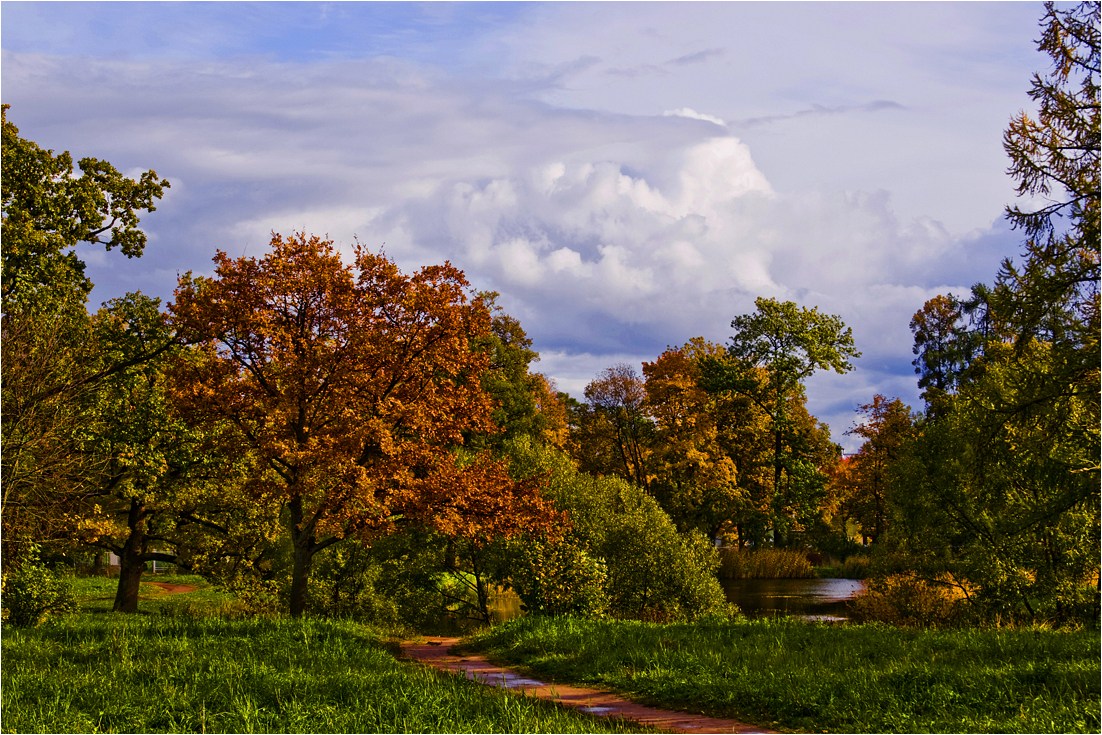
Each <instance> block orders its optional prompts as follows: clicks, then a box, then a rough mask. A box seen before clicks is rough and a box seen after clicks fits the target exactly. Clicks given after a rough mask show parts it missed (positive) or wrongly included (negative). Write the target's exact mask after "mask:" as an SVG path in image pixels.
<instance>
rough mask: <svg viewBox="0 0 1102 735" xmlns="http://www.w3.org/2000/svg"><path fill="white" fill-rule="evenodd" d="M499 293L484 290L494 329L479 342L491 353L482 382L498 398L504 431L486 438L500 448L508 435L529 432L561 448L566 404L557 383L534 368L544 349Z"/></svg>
mask: <svg viewBox="0 0 1102 735" xmlns="http://www.w3.org/2000/svg"><path fill="white" fill-rule="evenodd" d="M497 297H498V294H497V293H496V292H486V293H481V294H479V298H481V299H482V300H483V301H484V302H485V303H486V305H487V307H488V308H490V310H491V314H492V319H491V322H490V332H489V334H486V335H479V336H478V337H477V338H476V340H475V345H476V349H482V350H485V351H486V352H488V353H489V355H490V364H489V367H488V369H487V370H486V371H485V372H484V373H483V374H482V385H483V387H484V388H485V389H486V392H487V393H489V394H490V396H491V397H492V398H493V401H494V409H493V420H494V423H495V424H496V425H497V427H499V428H500V431H496V432H494V433H493V434H491V435H489V436H488V437H480V439H482V440H483V441H487V442H488V443H490V444H491V445H493V446H497V447H500V444H501V442H503V441H505V440H506V439H509V438H512V437H514V436H521V435H526V436H531V437H534V438H536V439H539V440H540V441H545V442H547V443H549V444H552V445H554V446H560V447H561V446H563V445H564V444H565V442H566V435H567V424H566V421H567V418H566V407H565V405H563V403H562V401H561V400H560V399H559V398H558V396H557V395H556V394H555V390H554V385H553V383H552V382H551V381H549V380H548V379H547V378H546V377H545V376H543V375H541V374H540V373H535V372H531V369H530V368H531V364H532V363H533V362H536V361H537V360H539V359H540V358H539V353H538V352H536V351H535V350H533V349H532V340H531V339H530V338H529V337H528V335H527V334H526V333H525V331H524V328H523V327H522V326H521V324H520V322H519V321H518V320H517V319H515V318H514V317H511V316H509V315H508V314H506V313H505V312H504V311H503V310H502V309H501V307H500V306H498V305H497V303H496V300H497Z"/></svg>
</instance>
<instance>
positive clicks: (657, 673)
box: [473, 617, 1102, 733]
mask: <svg viewBox="0 0 1102 735" xmlns="http://www.w3.org/2000/svg"><path fill="white" fill-rule="evenodd" d="M1099 643H1100V642H1099V637H1098V635H1097V632H1096V631H1054V630H1044V629H1029V630H968V629H963V630H920V629H903V628H892V627H888V626H883V625H841V626H839V625H812V624H807V623H801V622H796V621H792V620H786V619H775V620H770V619H761V620H748V619H740V620H733V621H724V620H717V619H709V620H704V621H700V622H697V623H691V624H670V625H655V624H646V623H638V622H625V621H609V620H596V621H594V620H581V619H578V618H535V617H528V618H521V619H519V620H514V621H511V622H510V623H508V624H507V625H504V626H498V627H496V628H493V629H491V630H488V631H485V632H484V633H482V634H480V635H479V636H477V637H476V638H475V640H474V646H473V647H475V648H477V649H479V650H482V651H486V652H487V653H489V654H490V655H491V656H494V657H498V658H501V659H503V660H506V661H512V662H517V663H522V664H524V665H525V666H527V667H528V668H529V669H531V670H532V671H533V672H535V673H536V674H537V675H539V676H541V677H549V678H551V679H552V680H555V681H571V682H583V683H586V684H592V685H595V686H601V687H608V688H612V689H617V690H620V691H623V692H627V693H629V694H630V695H631V696H633V697H635V698H637V699H639V700H642V701H644V702H646V703H648V704H654V705H657V706H665V707H671V708H678V709H687V710H693V711H697V712H703V713H705V714H709V715H713V716H719V717H734V718H737V719H741V720H743V721H747V722H752V723H756V724H757V725H759V726H761V727H762V728H763V729H764V728H768V729H771V730H780V731H793V732H848V733H855V732H1007V733H1009V732H1026V733H1029V732H1054V733H1059V732H1097V731H1098V730H1099V727H1100V721H1099V708H1098V702H1099V696H1100V694H1102V692H1100V687H1099V682H1100V681H1102V671H1100V663H1099V662H1100V660H1102V651H1100V648H1099Z"/></svg>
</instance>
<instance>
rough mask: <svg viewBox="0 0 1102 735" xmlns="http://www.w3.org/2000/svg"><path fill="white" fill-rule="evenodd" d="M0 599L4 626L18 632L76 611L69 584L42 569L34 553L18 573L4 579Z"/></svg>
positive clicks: (43, 567) (60, 577)
mask: <svg viewBox="0 0 1102 735" xmlns="http://www.w3.org/2000/svg"><path fill="white" fill-rule="evenodd" d="M0 597H2V598H3V606H4V607H3V609H4V622H5V623H8V624H9V625H13V626H15V627H17V628H36V627H38V626H39V625H41V624H42V623H44V622H46V621H47V620H49V619H50V618H53V617H56V616H58V615H62V614H64V613H68V612H71V611H72V610H73V609H75V602H74V598H73V591H72V585H71V583H70V582H69V580H68V579H66V578H64V577H62V576H60V575H59V574H58V573H57V572H55V571H53V570H51V569H48V568H47V567H46V566H44V565H43V564H42V562H41V561H39V559H38V558H37V552H35V551H33V550H32V552H31V554H30V556H29V557H28V558H26V559H25V560H24V561H23V563H22V564H20V565H19V568H18V569H16V570H15V571H13V572H10V573H7V574H5V575H4V578H3V592H2V593H0Z"/></svg>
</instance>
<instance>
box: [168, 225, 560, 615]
mask: <svg viewBox="0 0 1102 735" xmlns="http://www.w3.org/2000/svg"><path fill="white" fill-rule="evenodd" d="M271 248H272V250H271V252H270V253H269V254H267V255H266V256H264V257H263V258H261V259H255V258H240V259H237V260H232V259H230V258H229V256H227V255H226V254H225V253H222V252H219V253H218V255H217V256H216V257H215V262H216V264H217V265H216V271H215V273H216V275H215V277H214V278H192V277H191V276H187V277H185V278H183V279H182V280H181V283H180V286H179V288H178V289H177V292H176V303H175V304H174V305H173V306H172V307H171V308H172V312H173V315H174V318H175V324H176V325H177V327H178V328H179V329H180V330H181V332H182V333H183V335H184V336H185V338H187V339H189V340H193V341H195V342H197V343H198V344H199V345H200V347H201V349H202V350H203V351H204V352H205V353H206V354H207V356H208V358H209V359H207V360H203V361H197V362H196V363H195V364H194V365H193V366H192V370H191V371H190V372H189V373H184V374H182V375H181V378H182V379H181V385H180V392H181V394H182V396H183V398H184V399H185V400H186V401H188V402H189V404H190V407H191V410H192V412H193V415H195V416H197V417H204V416H205V417H206V418H207V419H208V420H225V421H228V422H230V423H231V424H232V425H233V426H234V427H235V429H236V433H237V437H238V438H237V441H239V442H240V443H241V444H242V445H244V446H246V447H248V448H249V449H250V450H251V451H252V452H255V454H256V458H257V460H258V462H259V471H258V472H257V473H256V474H255V475H254V476H253V477H251V478H250V481H249V483H248V491H249V492H250V493H251V495H252V496H253V497H254V498H255V499H256V500H257V501H258V502H261V503H276V504H280V505H282V506H283V507H284V508H285V509H286V512H287V516H286V528H287V529H288V532H289V535H290V538H291V542H292V546H293V551H294V567H293V574H292V581H291V596H290V608H291V611H292V614H294V615H301V614H302V612H303V611H304V609H305V604H306V597H307V588H308V581H309V577H310V568H311V564H312V562H313V558H314V556H315V555H316V554H317V553H318V552H320V551H322V550H323V549H325V548H327V547H329V546H331V545H333V544H335V543H338V542H339V541H341V540H342V539H344V538H345V537H348V536H352V535H363V534H365V533H370V532H374V531H378V530H380V529H386V528H388V527H389V526H390V525H391V524H393V523H395V522H397V521H401V522H403V523H421V524H425V525H427V526H429V527H433V528H435V529H436V530H438V531H440V532H442V533H445V534H451V535H457V536H464V537H467V538H472V537H476V536H494V535H510V534H513V533H516V532H519V531H520V530H524V529H527V528H534V527H536V526H540V525H542V524H545V523H547V522H549V521H550V520H552V519H551V517H549V516H548V515H547V513H546V509H545V507H544V505H543V504H542V503H541V501H540V499H539V496H538V494H537V493H536V492H535V489H534V487H533V486H531V485H530V484H529V485H525V484H517V483H514V482H512V481H510V480H509V478H508V476H507V475H506V473H505V470H504V468H503V467H501V465H500V464H499V463H497V462H495V461H493V460H492V459H490V458H489V457H487V456H484V455H479V456H475V457H473V458H471V457H467V458H463V457H459V456H457V455H456V454H455V452H453V449H454V448H455V447H456V446H459V445H461V444H462V442H463V439H464V435H465V434H466V433H470V432H475V433H487V432H489V431H490V430H491V428H492V426H493V425H492V422H491V409H492V406H491V402H490V399H489V396H488V395H487V394H486V392H485V389H484V388H483V386H482V383H481V378H482V374H483V373H484V372H485V370H486V369H487V366H488V362H489V356H488V355H487V354H486V353H485V352H484V351H478V350H473V349H472V348H471V345H472V341H473V340H475V339H476V338H478V337H480V336H483V335H486V333H487V332H488V331H489V329H490V316H489V312H488V310H487V308H486V305H485V303H483V302H482V301H481V300H478V299H475V300H471V299H469V298H468V294H467V288H468V284H467V281H466V279H465V278H464V276H463V274H462V272H460V271H459V270H457V269H455V268H454V267H452V266H451V265H447V264H445V265H441V266H428V267H425V268H422V269H421V270H420V271H418V272H416V273H415V274H413V275H411V276H406V275H403V274H402V273H401V272H400V271H399V270H398V268H397V266H395V265H394V264H393V263H392V262H391V261H389V260H387V259H386V258H385V257H383V256H381V255H375V254H373V253H370V252H368V251H367V250H365V249H364V248H362V247H357V249H356V256H355V263H354V265H353V266H345V265H344V264H343V263H342V261H341V258H340V255H339V254H338V253H337V251H336V250H335V249H334V247H333V244H332V243H331V242H328V241H323V240H321V239H320V238H317V237H307V236H306V235H305V234H301V233H300V234H295V235H292V236H291V237H289V238H287V239H284V238H283V237H281V236H279V235H274V236H273V238H272V243H271Z"/></svg>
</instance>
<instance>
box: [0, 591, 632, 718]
mask: <svg viewBox="0 0 1102 735" xmlns="http://www.w3.org/2000/svg"><path fill="white" fill-rule="evenodd" d="M165 581H169V580H165ZM172 581H178V580H172ZM77 587H78V589H77V593H78V595H79V596H80V597H82V598H83V601H84V603H85V608H84V609H83V610H82V611H81V612H79V613H76V614H73V615H70V616H68V617H65V618H61V619H58V620H56V621H53V622H50V623H47V624H46V625H44V626H42V627H40V628H37V629H33V630H18V629H13V628H6V629H5V630H4V635H3V641H2V644H3V667H2V669H0V675H2V686H0V695H2V709H3V723H2V729H3V731H4V732H315V733H336V732H357V733H368V732H639V731H640V729H639V728H638V727H636V726H633V725H627V724H625V723H620V722H616V721H610V720H602V719H597V718H593V717H591V716H588V715H585V714H582V713H578V712H574V711H570V710H564V709H562V708H559V707H557V706H555V705H552V704H550V703H547V702H543V701H539V700H535V699H530V698H524V697H519V696H516V695H514V694H510V693H507V692H504V691H501V690H497V689H491V688H488V687H485V686H483V685H480V684H477V683H474V682H470V681H467V680H465V679H462V678H459V677H455V676H448V675H445V674H440V673H437V672H434V671H432V670H429V669H427V668H424V667H421V666H418V665H415V664H410V663H402V662H399V661H397V660H396V659H395V658H394V655H393V649H392V647H388V645H387V644H386V643H385V641H384V640H382V638H381V637H380V635H379V634H377V633H376V632H375V631H373V630H371V629H370V628H367V627H365V626H362V625H359V624H356V623H352V622H348V621H325V620H311V619H306V620H300V621H295V620H289V619H286V618H275V617H238V618H226V617H223V616H221V615H207V614H200V611H201V610H206V611H208V612H209V611H215V612H217V611H219V610H222V609H223V608H224V607H225V606H227V605H228V604H229V603H232V602H233V601H232V599H227V598H226V596H224V595H222V593H219V592H216V591H214V590H210V589H206V590H202V591H199V592H192V593H187V594H180V595H173V596H165V595H161V594H157V593H156V592H155V591H154V589H152V588H147V587H145V586H143V599H142V602H141V609H142V610H144V611H145V612H144V613H139V614H137V615H119V614H115V613H110V612H106V611H104V606H106V609H107V610H109V608H110V604H111V599H110V596H111V594H112V593H113V587H112V581H111V580H80V581H79V582H78V585H77ZM147 592H148V598H147V596H146V593H147ZM189 597H190V598H191V599H190V600H189V599H188V598H189ZM204 598H205V599H204ZM189 606H190V607H189Z"/></svg>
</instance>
